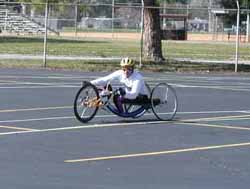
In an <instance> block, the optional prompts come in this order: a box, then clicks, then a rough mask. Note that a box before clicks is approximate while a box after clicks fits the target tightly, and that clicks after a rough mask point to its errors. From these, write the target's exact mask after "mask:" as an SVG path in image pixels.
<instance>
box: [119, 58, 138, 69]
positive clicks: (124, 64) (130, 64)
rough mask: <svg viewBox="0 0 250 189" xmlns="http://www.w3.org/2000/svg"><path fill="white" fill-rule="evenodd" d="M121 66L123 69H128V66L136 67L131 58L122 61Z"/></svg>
mask: <svg viewBox="0 0 250 189" xmlns="http://www.w3.org/2000/svg"><path fill="white" fill-rule="evenodd" d="M120 65H121V67H126V66H129V67H134V65H135V61H134V60H133V59H131V58H123V59H122V60H121V63H120Z"/></svg>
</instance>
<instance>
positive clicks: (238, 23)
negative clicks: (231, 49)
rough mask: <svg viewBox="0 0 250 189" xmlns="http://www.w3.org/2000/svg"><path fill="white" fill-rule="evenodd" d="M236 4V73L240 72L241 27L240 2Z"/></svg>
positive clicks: (237, 1)
mask: <svg viewBox="0 0 250 189" xmlns="http://www.w3.org/2000/svg"><path fill="white" fill-rule="evenodd" d="M236 3H237V29H236V52H235V72H237V71H238V63H239V25H240V5H239V0H236Z"/></svg>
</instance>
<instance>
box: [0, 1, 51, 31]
mask: <svg viewBox="0 0 250 189" xmlns="http://www.w3.org/2000/svg"><path fill="white" fill-rule="evenodd" d="M48 30H49V32H53V33H56V32H55V31H53V30H51V29H50V28H48ZM0 31H1V32H5V33H16V34H43V33H44V32H45V28H44V25H43V24H41V23H38V22H36V21H34V20H32V19H31V18H30V17H28V16H26V15H23V14H21V13H18V12H17V11H15V10H13V7H12V6H8V5H7V3H6V1H5V0H0Z"/></svg>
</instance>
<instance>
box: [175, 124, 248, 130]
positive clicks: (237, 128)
mask: <svg viewBox="0 0 250 189" xmlns="http://www.w3.org/2000/svg"><path fill="white" fill-rule="evenodd" d="M176 124H180V125H190V126H200V127H214V128H222V129H236V130H248V131H250V127H240V126H239V127H238V126H227V125H217V124H207V123H194V122H190V123H188V122H176Z"/></svg>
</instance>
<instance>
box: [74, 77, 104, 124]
mask: <svg viewBox="0 0 250 189" xmlns="http://www.w3.org/2000/svg"><path fill="white" fill-rule="evenodd" d="M91 99H100V98H99V93H98V90H97V88H96V87H95V86H94V85H92V84H91V83H89V82H84V83H83V86H82V87H81V88H80V89H79V90H78V92H77V93H76V96H75V100H74V114H75V117H76V118H77V119H78V120H79V121H80V122H82V123H86V122H88V121H90V120H91V119H93V118H94V116H95V115H96V113H97V111H98V109H99V106H97V105H92V107H91V105H90V100H91ZM92 101H93V100H92Z"/></svg>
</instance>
